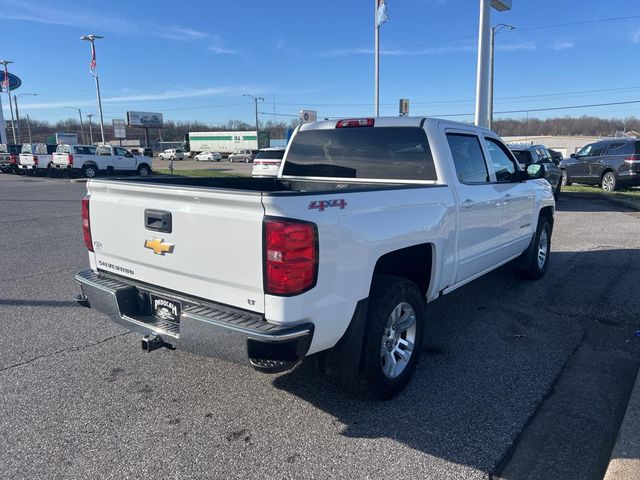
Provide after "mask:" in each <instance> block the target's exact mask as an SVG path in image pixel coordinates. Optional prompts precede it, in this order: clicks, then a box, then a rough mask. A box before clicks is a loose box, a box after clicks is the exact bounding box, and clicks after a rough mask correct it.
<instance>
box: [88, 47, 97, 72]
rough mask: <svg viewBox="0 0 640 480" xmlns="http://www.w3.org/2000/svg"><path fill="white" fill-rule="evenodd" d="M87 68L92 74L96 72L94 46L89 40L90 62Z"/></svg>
mask: <svg viewBox="0 0 640 480" xmlns="http://www.w3.org/2000/svg"><path fill="white" fill-rule="evenodd" d="M89 70H91V73H92V74H93V75H95V74H96V46H95V45H94V44H93V42H91V63H90V64H89Z"/></svg>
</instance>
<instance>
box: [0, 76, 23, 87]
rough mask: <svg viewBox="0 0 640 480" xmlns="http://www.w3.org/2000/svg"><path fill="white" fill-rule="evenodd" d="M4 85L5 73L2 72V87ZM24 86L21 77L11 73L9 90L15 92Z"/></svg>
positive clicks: (0, 81)
mask: <svg viewBox="0 0 640 480" xmlns="http://www.w3.org/2000/svg"><path fill="white" fill-rule="evenodd" d="M2 83H4V72H2V71H0V85H1V84H2ZM20 85H22V80H20V77H18V76H16V75H14V74H13V73H9V90H15V89H16V88H19V87H20Z"/></svg>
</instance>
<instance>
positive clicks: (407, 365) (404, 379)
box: [362, 275, 425, 400]
mask: <svg viewBox="0 0 640 480" xmlns="http://www.w3.org/2000/svg"><path fill="white" fill-rule="evenodd" d="M403 305H409V306H410V307H411V308H412V309H413V313H414V322H413V324H412V327H411V328H409V329H408V330H407V331H405V332H400V337H397V338H395V340H394V339H392V338H391V337H390V335H391V332H393V329H390V328H389V322H391V321H392V313H393V312H394V311H395V310H396V309H397V308H400V310H399V311H400V312H405V313H406V312H410V310H409V309H408V307H404V308H405V309H404V310H403V309H402V307H403ZM409 317H410V315H409ZM409 317H407V318H409ZM424 323H425V315H424V300H423V298H422V295H421V294H420V291H419V290H418V287H417V286H416V284H415V283H413V282H412V281H410V280H407V279H406V278H402V277H394V276H387V275H379V276H376V277H374V279H373V285H372V287H371V293H370V295H369V306H368V312H367V326H366V331H365V337H364V343H363V357H362V367H363V372H364V381H365V384H366V386H367V389H368V391H369V394H370V395H371V396H372V397H374V398H376V399H378V400H388V399H390V398H393V397H395V396H396V395H397V394H398V393H400V392H401V391H402V390H403V389H404V388H405V387H406V385H407V384H408V383H409V380H411V376H412V375H413V372H414V370H415V368H416V364H417V362H418V359H419V356H420V350H421V349H422V336H423V331H424ZM413 327H415V330H413V331H412V328H413ZM398 331H399V330H397V331H395V332H396V334H397V332H398ZM410 333H412V338H413V346H412V348H411V353H410V355H409V357H408V360H406V361H405V360H403V358H404V356H402V355H399V356H398V357H397V358H396V353H395V352H396V351H397V352H400V351H402V352H407V351H408V350H407V348H408V346H405V345H403V349H402V350H400V344H399V343H398V342H399V341H402V339H404V340H405V342H406V341H407V340H409V338H410ZM405 334H406V336H404V338H403V335H405ZM391 336H393V335H391ZM394 342H395V345H396V347H395V348H394V346H393V345H394ZM383 345H385V348H386V349H387V351H384V350H382V347H383ZM388 355H391V356H393V358H394V359H395V361H397V362H398V364H396V363H393V365H394V366H395V365H400V361H402V362H404V364H403V366H402V369H401V370H400V371H399V372H397V375H391V376H390V375H389V374H388V372H387V373H386V372H385V370H386V368H385V367H386V366H387V367H388V366H389V365H390V364H389V360H388V359H387V358H388ZM385 363H386V366H385Z"/></svg>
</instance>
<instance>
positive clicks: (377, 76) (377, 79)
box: [373, 0, 380, 117]
mask: <svg viewBox="0 0 640 480" xmlns="http://www.w3.org/2000/svg"><path fill="white" fill-rule="evenodd" d="M378 2H379V0H373V32H374V33H373V38H374V53H373V58H374V71H375V72H374V82H373V88H374V94H373V105H374V110H375V116H376V117H377V116H379V115H380V25H379V22H378V6H379V5H378Z"/></svg>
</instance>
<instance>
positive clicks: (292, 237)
mask: <svg viewBox="0 0 640 480" xmlns="http://www.w3.org/2000/svg"><path fill="white" fill-rule="evenodd" d="M264 239H265V244H264V249H265V252H264V270H265V293H267V294H272V295H297V294H300V293H303V292H305V291H307V290H309V289H310V288H312V287H313V286H314V285H315V283H316V279H317V276H318V229H317V227H316V225H315V224H313V223H308V222H302V221H297V220H281V219H266V220H265V222H264Z"/></svg>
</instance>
